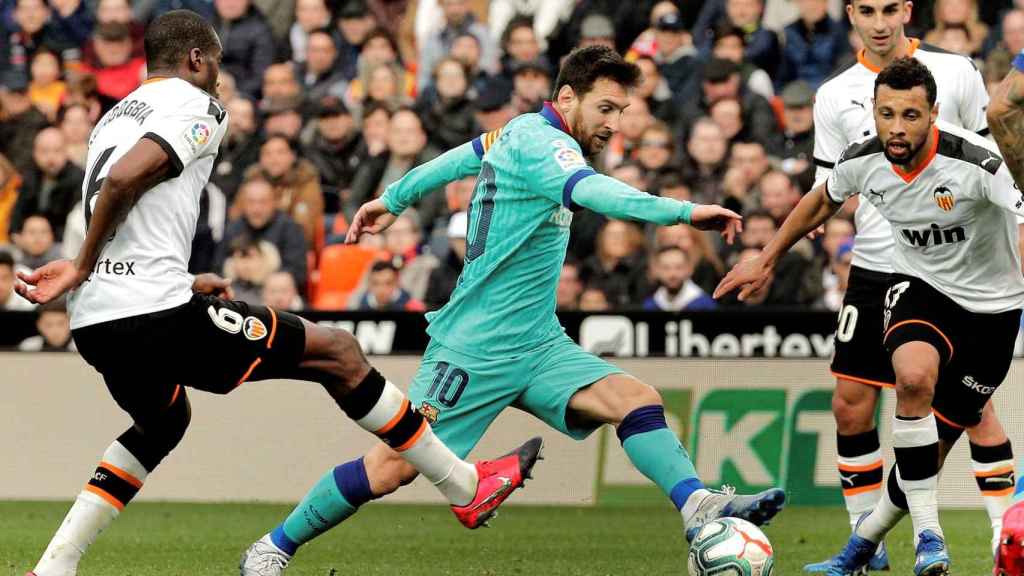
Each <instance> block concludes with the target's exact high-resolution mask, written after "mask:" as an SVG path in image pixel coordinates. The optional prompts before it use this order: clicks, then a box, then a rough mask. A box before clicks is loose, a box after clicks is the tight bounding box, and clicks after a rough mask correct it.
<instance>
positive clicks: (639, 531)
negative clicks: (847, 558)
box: [0, 502, 992, 576]
mask: <svg viewBox="0 0 1024 576" xmlns="http://www.w3.org/2000/svg"><path fill="white" fill-rule="evenodd" d="M66 509H67V503H60V502H45V503H37V502H0V576H23V574H24V573H25V571H26V570H28V569H30V568H32V567H33V565H34V564H35V561H36V560H37V558H38V556H39V554H40V553H41V552H42V550H43V548H44V547H45V545H46V543H47V542H48V540H49V538H50V535H51V533H52V531H53V530H55V529H56V527H57V525H58V523H59V522H60V520H61V518H63V515H64V513H65V511H66ZM289 510H290V507H288V506H281V505H266V504H162V503H136V504H133V505H131V506H129V507H128V509H126V510H125V512H124V513H123V514H122V515H121V517H120V518H119V519H118V520H117V521H116V522H115V523H114V525H113V526H112V527H111V528H110V529H109V530H108V531H107V532H105V533H104V534H103V535H102V536H101V537H100V539H99V541H98V542H97V543H96V544H95V545H94V546H93V547H92V549H91V550H90V551H89V554H88V555H87V556H86V559H85V560H84V561H83V563H82V565H81V567H80V570H79V574H80V575H81V576H129V575H130V576H150V575H154V576H155V575H160V576H172V575H179V574H180V575H189V576H192V575H195V576H202V575H215V574H216V575H218V576H222V575H229V574H237V573H238V571H237V570H238V568H237V566H238V559H239V556H240V554H241V552H242V550H243V549H244V548H245V547H246V546H248V545H249V543H251V542H252V541H254V540H255V539H257V538H259V537H260V536H261V535H262V534H263V533H264V532H266V531H267V530H268V529H269V528H271V527H273V526H274V524H275V523H276V522H278V521H280V519H281V518H282V517H283V516H284V515H285V514H287V513H288V511H289ZM942 520H943V526H944V528H945V530H946V534H947V538H948V540H949V543H950V551H951V554H952V558H953V569H954V570H953V572H954V573H956V574H964V575H970V576H982V575H984V574H990V573H991V569H992V568H991V566H992V563H991V560H990V559H989V557H988V555H989V553H988V541H989V523H988V518H987V516H986V515H985V513H984V511H980V510H978V511H947V512H944V513H943V514H942ZM493 524H494V527H493V528H491V529H481V530H477V531H475V532H470V531H467V530H466V529H464V528H462V527H461V526H460V525H459V524H458V523H457V522H456V521H455V519H454V517H452V515H451V513H450V512H448V510H447V509H446V508H444V507H440V506H400V505H385V504H372V505H369V506H367V507H366V508H365V509H364V510H363V511H362V512H361V513H360V514H358V515H357V516H356V517H355V518H353V519H352V520H351V521H349V522H347V523H345V524H344V526H343V527H341V528H338V529H335V530H333V531H331V532H330V533H328V534H327V535H325V536H322V537H321V538H319V539H318V540H316V541H314V542H313V543H311V544H309V545H307V546H305V547H304V548H303V550H302V551H301V552H300V554H299V555H298V556H297V557H296V559H295V561H294V562H293V563H292V566H291V567H290V568H289V570H288V572H287V574H288V575H289V576H302V575H307V576H348V575H355V576H371V575H388V576H395V575H410V576H421V575H423V576H426V575H459V576H505V575H510V576H563V575H564V576H570V575H571V576H604V575H609V576H617V575H644V576H662V575H663V576H683V575H685V574H686V544H685V543H684V540H683V537H682V534H681V531H680V522H679V517H678V515H677V514H676V513H675V512H674V511H673V510H672V509H671V507H670V506H665V507H651V506H636V507H633V506H605V507H593V508H568V507H534V506H518V507H517V506H509V507H507V508H506V509H503V510H502V512H501V514H500V518H498V519H496V520H495V521H494V522H493ZM909 525H910V522H909V518H908V519H905V520H904V521H903V522H902V523H901V524H900V526H899V527H897V529H896V531H895V532H894V534H893V535H892V536H891V537H890V539H889V544H890V546H891V548H890V550H891V554H892V556H893V561H894V566H893V568H894V570H895V573H900V574H907V573H910V572H911V570H912V562H913V551H912V550H911V548H910V546H911V543H910V528H909ZM847 530H848V529H847V523H846V513H845V511H843V510H840V509H837V508H788V509H786V510H785V511H783V513H782V514H781V515H780V516H779V518H778V519H777V520H776V521H775V522H774V523H773V524H772V525H771V526H769V527H768V528H767V529H766V533H767V534H768V537H769V538H770V539H771V541H772V543H773V545H774V547H775V554H776V557H777V562H776V571H775V574H776V575H777V576H795V575H798V574H800V573H801V570H800V567H801V566H803V564H804V563H807V562H811V561H816V560H820V559H822V558H825V557H827V556H829V555H831V554H832V553H833V552H835V551H836V550H838V549H839V547H840V546H842V544H843V543H844V542H845V539H846V535H847Z"/></svg>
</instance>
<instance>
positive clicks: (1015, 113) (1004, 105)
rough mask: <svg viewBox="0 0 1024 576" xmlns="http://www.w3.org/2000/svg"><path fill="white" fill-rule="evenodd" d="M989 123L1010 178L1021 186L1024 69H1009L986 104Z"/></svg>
mask: <svg viewBox="0 0 1024 576" xmlns="http://www.w3.org/2000/svg"><path fill="white" fill-rule="evenodd" d="M988 126H989V129H990V130H991V131H992V137H993V138H995V141H996V144H998V145H999V151H1000V152H1001V153H1002V154H1003V160H1004V161H1005V162H1006V166H1007V168H1009V169H1010V173H1011V174H1013V180H1014V181H1015V182H1017V184H1018V185H1019V186H1024V73H1022V72H1021V71H1019V70H1017V69H1011V70H1010V74H1009V75H1007V77H1006V78H1004V79H1003V82H1002V83H1001V84H1000V85H999V87H998V88H996V91H995V94H993V95H992V101H991V103H989V107H988Z"/></svg>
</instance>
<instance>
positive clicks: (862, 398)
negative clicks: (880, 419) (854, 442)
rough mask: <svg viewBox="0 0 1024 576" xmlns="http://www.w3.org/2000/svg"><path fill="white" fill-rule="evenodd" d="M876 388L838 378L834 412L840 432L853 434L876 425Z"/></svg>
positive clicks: (833, 404) (833, 395)
mask: <svg viewBox="0 0 1024 576" xmlns="http://www.w3.org/2000/svg"><path fill="white" fill-rule="evenodd" d="M876 398H877V395H876V393H875V391H874V390H872V389H870V388H869V387H868V386H866V385H864V384H860V383H857V382H852V381H850V380H838V381H837V382H836V389H835V390H834V391H833V393H832V414H833V415H834V416H835V419H836V429H837V430H838V432H839V433H840V434H843V435H845V436H852V435H854V434H860V433H863V432H867V431H869V430H871V429H872V428H874V427H875V399H876Z"/></svg>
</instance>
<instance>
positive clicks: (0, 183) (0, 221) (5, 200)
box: [0, 154, 21, 246]
mask: <svg viewBox="0 0 1024 576" xmlns="http://www.w3.org/2000/svg"><path fill="white" fill-rule="evenodd" d="M20 190H21V176H20V175H19V174H18V171H17V170H16V169H15V168H14V165H13V164H11V161H10V160H8V159H7V158H5V157H4V156H3V155H2V154H0V246H2V245H4V244H7V243H8V242H9V241H10V233H11V232H12V231H13V229H12V228H11V227H10V226H11V214H13V212H14V206H15V204H17V202H18V193H19V192H20Z"/></svg>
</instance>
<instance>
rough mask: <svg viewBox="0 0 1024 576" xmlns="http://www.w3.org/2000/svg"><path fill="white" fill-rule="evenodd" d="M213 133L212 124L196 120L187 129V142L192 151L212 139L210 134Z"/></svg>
mask: <svg viewBox="0 0 1024 576" xmlns="http://www.w3.org/2000/svg"><path fill="white" fill-rule="evenodd" d="M212 134H213V130H211V129H210V125H209V124H207V123H206V122H195V123H193V124H192V126H190V127H189V128H188V129H187V130H185V134H184V136H185V142H186V143H188V145H189V147H190V148H192V151H193V152H194V151H196V150H198V149H199V148H202V147H203V146H205V145H206V143H207V142H209V141H210V136H211V135H212Z"/></svg>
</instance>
